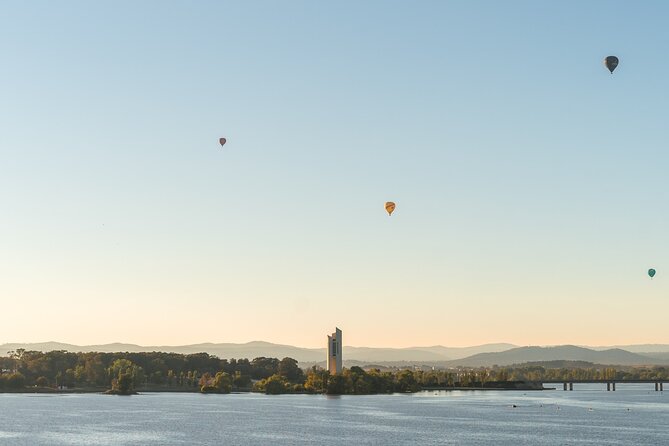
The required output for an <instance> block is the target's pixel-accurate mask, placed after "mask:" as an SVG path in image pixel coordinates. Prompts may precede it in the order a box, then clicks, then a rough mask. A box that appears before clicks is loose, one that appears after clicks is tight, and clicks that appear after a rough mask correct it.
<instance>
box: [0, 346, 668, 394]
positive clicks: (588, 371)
mask: <svg viewBox="0 0 669 446" xmlns="http://www.w3.org/2000/svg"><path fill="white" fill-rule="evenodd" d="M639 379H644V380H669V368H667V367H622V368H614V367H606V366H596V365H593V364H588V363H580V364H576V363H573V364H566V363H565V362H564V361H559V362H556V363H554V364H550V363H545V364H541V365H539V364H523V365H518V366H511V367H492V368H456V369H444V370H434V369H431V368H427V369H425V368H423V369H421V368H418V367H413V368H411V369H383V370H382V369H380V368H375V367H369V368H367V367H366V368H361V367H357V366H354V367H350V368H345V369H344V370H343V372H342V373H340V374H336V375H330V374H329V373H328V372H327V371H326V370H324V369H323V368H321V367H318V366H313V367H311V368H309V369H306V370H304V369H302V368H300V367H299V365H298V363H297V361H296V360H295V359H292V358H283V359H281V360H280V359H278V358H266V357H259V358H255V359H253V360H249V359H230V360H228V359H220V358H218V357H216V356H212V355H209V354H207V353H197V354H189V355H183V354H178V353H162V352H143V353H127V352H126V353H73V352H67V351H62V350H58V351H50V352H46V353H43V352H37V351H26V350H21V349H19V350H16V351H14V352H10V353H9V355H8V356H6V357H0V392H58V391H69V392H106V393H110V394H117V395H129V394H133V393H136V392H138V391H144V392H159V391H163V392H182V391H183V392H202V393H230V392H232V391H254V392H263V393H267V394H284V393H323V394H355V395H363V394H377V393H393V392H417V391H420V390H424V389H462V388H464V389H524V390H533V389H542V388H543V387H542V385H541V383H542V382H543V381H555V380H565V381H570V380H615V381H618V382H622V381H625V380H639Z"/></svg>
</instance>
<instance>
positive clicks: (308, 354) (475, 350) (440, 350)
mask: <svg viewBox="0 0 669 446" xmlns="http://www.w3.org/2000/svg"><path fill="white" fill-rule="evenodd" d="M650 347H654V348H653V349H650ZM663 347H664V348H666V350H662V348H663ZM19 348H24V349H26V350H38V351H51V350H67V351H72V352H106V353H111V352H146V351H162V352H173V353H181V354H192V353H201V352H206V353H209V354H211V355H216V356H218V357H220V358H227V359H231V358H249V359H253V358H257V357H259V356H266V357H276V358H284V357H291V358H295V359H296V360H298V361H299V362H300V363H301V364H303V365H304V366H309V365H313V364H323V363H324V361H325V355H326V352H325V348H304V347H295V346H292V345H282V344H273V343H270V342H263V341H253V342H247V343H242V344H235V343H202V344H192V345H181V346H140V345H136V344H123V343H112V344H102V345H85V346H79V345H73V344H65V343H60V342H43V343H10V344H2V345H0V355H5V354H6V353H7V352H8V351H12V350H16V349H19ZM628 349H629V350H628ZM631 350H635V351H636V352H633V351H631ZM637 352H638V353H637ZM344 358H345V363H346V364H347V365H349V366H350V365H365V364H379V365H387V366H408V365H412V364H415V363H421V364H426V365H434V366H440V367H456V366H465V367H482V366H492V365H500V366H504V365H511V364H521V363H525V362H536V361H558V360H561V361H587V362H591V363H596V364H615V365H649V364H657V365H660V364H669V345H667V346H662V345H655V346H649V345H639V346H626V349H621V348H608V349H604V348H600V347H597V348H585V347H577V346H572V345H564V346H552V347H517V346H515V345H513V344H504V343H502V344H486V345H480V346H474V347H444V346H440V345H437V346H430V347H410V348H374V347H345V356H344Z"/></svg>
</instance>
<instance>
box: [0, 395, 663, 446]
mask: <svg viewBox="0 0 669 446" xmlns="http://www.w3.org/2000/svg"><path fill="white" fill-rule="evenodd" d="M514 404H515V405H516V406H517V407H515V408H514V407H513V405H514ZM628 409H629V410H628ZM255 444H268V445H295V444H332V445H338V444H352V445H359V444H370V445H372V444H374V445H376V444H382V445H399V444H420V445H428V444H454V445H495V446H500V445H571V444H575V445H604V444H605V445H653V446H656V445H669V396H666V395H665V394H664V393H661V392H655V391H653V389H652V385H650V384H645V385H643V384H642V385H638V384H627V385H621V384H619V385H618V390H617V391H616V392H606V391H605V389H604V386H603V385H575V390H574V391H573V392H563V391H562V390H555V391H545V392H527V393H523V392H503V391H486V392H461V391H454V392H422V393H418V394H413V395H375V396H342V397H325V396H318V395H282V396H265V395H256V394H233V395H198V394H183V393H157V394H143V395H137V396H132V397H119V396H107V395H90V394H89V395H27V394H24V395H16V394H0V445H30V446H36V445H255Z"/></svg>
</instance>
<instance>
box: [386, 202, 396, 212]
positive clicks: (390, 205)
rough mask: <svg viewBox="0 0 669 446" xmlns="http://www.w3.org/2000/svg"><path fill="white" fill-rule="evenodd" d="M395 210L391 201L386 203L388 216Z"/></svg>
mask: <svg viewBox="0 0 669 446" xmlns="http://www.w3.org/2000/svg"><path fill="white" fill-rule="evenodd" d="M394 210H395V203H393V202H392V201H388V202H386V212H387V213H388V215H392V213H393V211H394Z"/></svg>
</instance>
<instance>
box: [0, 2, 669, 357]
mask: <svg viewBox="0 0 669 446" xmlns="http://www.w3.org/2000/svg"><path fill="white" fill-rule="evenodd" d="M667 17H669V4H667V3H666V2H660V1H656V2H650V1H648V2H643V3H632V2H622V1H620V2H615V1H606V2H604V1H588V2H581V1H569V2H566V1H560V2H557V1H555V2H550V3H549V2H535V1H507V2H495V1H485V2H483V1H460V2H446V1H438V2H437V1H435V2H426V1H423V2H400V1H395V2H393V1H383V2H380V1H379V2H372V1H365V2H359V1H342V2H336V3H332V2H313V1H303V2H298V1H284V2H276V1H266V2H258V1H254V2H204V1H200V2H186V1H184V2H149V1H145V2H119V1H115V2H83V1H82V2H74V1H70V2H50V1H43V2H19V1H12V2H9V1H3V2H0V55H1V61H2V62H1V68H0V104H1V106H0V128H1V131H0V252H1V255H0V295H1V296H2V306H3V309H2V312H1V314H0V325H1V326H2V337H3V338H2V339H0V342H9V341H43V340H48V339H53V340H61V341H68V342H74V343H95V342H112V341H126V342H135V343H141V344H185V343H192V342H204V341H212V342H225V341H249V340H254V339H263V340H268V341H273V342H283V343H292V344H297V345H304V346H316V345H320V344H321V343H322V341H323V339H324V338H325V335H326V334H327V333H330V332H331V331H332V330H333V329H334V326H335V325H338V326H339V327H341V328H342V329H343V330H344V333H345V336H346V343H347V344H352V345H376V346H409V345H419V344H421V345H426V344H444V345H470V344H477V343H484V342H497V341H508V342H514V343H518V344H559V343H577V344H614V343H633V342H669V338H668V337H667V333H666V319H665V315H666V308H667V307H666V303H665V302H666V298H667V295H668V294H669V286H668V285H667V284H669V279H666V278H665V277H664V276H665V275H667V276H668V277H669V236H668V235H667V231H668V230H667V228H668V227H669V209H668V208H667V200H668V198H669V196H668V186H669V175H668V174H667V172H668V170H669V154H668V147H667V138H666V133H667V118H668V113H669V112H668V111H667V104H668V103H669V87H668V82H667V76H668V74H669V69H668V68H669V57H667V56H666V53H667V48H668V47H669V28H667V26H666V19H667ZM610 54H615V55H617V56H618V57H620V61H621V62H620V66H619V67H618V69H617V71H616V72H615V73H614V74H613V75H610V74H609V73H608V71H606V69H605V68H604V67H603V65H602V59H603V58H604V57H605V56H607V55H610ZM220 136H225V137H227V138H228V143H227V144H226V146H225V147H223V148H221V147H220V146H218V142H217V141H218V138H219V137H220ZM387 200H393V201H395V202H396V203H397V210H396V211H395V213H394V214H393V216H392V217H388V216H387V215H386V214H385V212H384V210H383V203H384V202H385V201H387ZM650 267H654V268H656V269H657V270H658V274H657V276H656V278H655V279H654V280H653V281H650V280H649V279H648V277H647V276H646V271H647V269H648V268H650ZM465 310H466V311H465ZM463 311H464V312H463Z"/></svg>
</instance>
